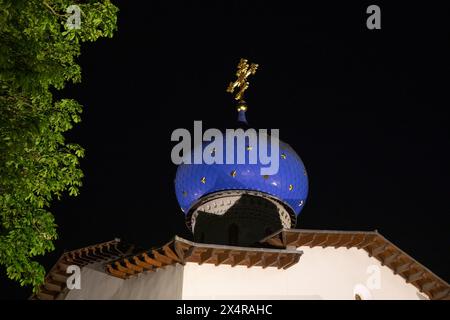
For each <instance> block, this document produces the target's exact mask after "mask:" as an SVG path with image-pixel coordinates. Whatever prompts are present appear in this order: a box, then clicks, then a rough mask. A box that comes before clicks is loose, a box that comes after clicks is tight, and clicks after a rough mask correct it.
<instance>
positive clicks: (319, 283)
mask: <svg viewBox="0 0 450 320" xmlns="http://www.w3.org/2000/svg"><path fill="white" fill-rule="evenodd" d="M298 249H299V250H302V251H303V252H304V254H303V256H302V257H301V258H300V261H299V263H297V264H296V265H294V266H292V267H290V268H289V269H287V270H278V269H277V268H266V269H262V268H261V267H252V268H247V267H245V266H236V267H234V268H232V267H230V266H228V265H221V266H218V267H216V266H214V265H212V264H203V265H198V264H195V263H188V264H186V266H185V268H184V276H183V294H182V298H183V299H352V300H353V299H354V296H355V295H354V290H355V287H356V288H359V289H357V290H359V291H357V292H358V293H359V294H360V295H361V296H362V297H363V299H423V298H424V296H423V295H421V294H419V293H418V290H417V289H416V288H415V287H414V286H413V285H411V284H407V283H406V282H405V281H404V279H403V278H401V277H400V276H398V275H394V274H393V272H392V270H390V269H389V268H387V267H385V266H381V264H380V262H378V260H376V259H375V258H370V257H369V256H368V255H367V253H366V252H365V251H364V250H358V249H356V248H350V249H346V248H339V249H334V248H321V247H316V248H309V247H300V248H298ZM373 266H375V267H373ZM368 268H369V271H371V272H372V273H368V272H367V271H368ZM373 268H375V270H379V275H380V277H379V278H380V283H379V284H380V288H373V285H374V284H375V285H376V281H375V282H372V281H370V279H374V278H371V277H373V276H375V273H373ZM371 284H372V285H371Z"/></svg>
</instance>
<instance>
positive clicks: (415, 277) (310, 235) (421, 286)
mask: <svg viewBox="0 0 450 320" xmlns="http://www.w3.org/2000/svg"><path fill="white" fill-rule="evenodd" d="M261 242H262V243H266V244H270V245H273V246H275V247H280V248H289V247H304V246H308V247H310V248H312V247H323V248H327V247H333V248H342V247H345V248H347V249H349V248H357V249H363V250H365V251H366V252H367V253H368V255H369V257H374V258H375V259H377V260H378V261H380V262H381V265H383V266H386V267H388V268H389V269H391V270H392V271H393V272H394V274H398V275H400V276H401V277H402V278H404V279H405V281H406V282H407V283H411V284H412V285H414V286H415V287H416V288H417V289H418V290H419V291H421V292H423V293H425V294H426V295H427V296H428V297H429V298H430V299H436V300H439V299H446V300H450V286H449V284H448V283H447V282H446V281H444V280H443V279H441V278H440V277H438V276H437V275H436V274H434V273H433V272H432V271H431V270H429V269H428V268H426V267H425V266H423V265H422V264H420V263H419V262H418V261H417V260H415V259H414V258H412V257H411V256H410V255H408V254H407V253H405V252H404V251H403V250H401V249H400V248H399V247H397V246H396V245H394V244H393V243H392V242H390V241H389V240H388V239H386V238H385V237H384V236H382V235H381V234H379V233H378V232H377V231H331V230H305V229H282V230H279V231H277V232H275V233H274V234H272V235H270V236H268V237H266V238H264V239H263V240H262V241H261Z"/></svg>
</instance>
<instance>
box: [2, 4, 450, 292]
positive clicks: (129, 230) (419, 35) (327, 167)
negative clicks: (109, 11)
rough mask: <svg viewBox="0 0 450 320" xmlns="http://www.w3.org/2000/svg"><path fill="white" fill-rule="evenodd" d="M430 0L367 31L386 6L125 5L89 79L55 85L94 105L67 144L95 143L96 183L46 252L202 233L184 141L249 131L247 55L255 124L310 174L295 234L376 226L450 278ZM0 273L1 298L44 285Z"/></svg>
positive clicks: (439, 86)
mask: <svg viewBox="0 0 450 320" xmlns="http://www.w3.org/2000/svg"><path fill="white" fill-rule="evenodd" d="M293 2H294V1H293ZM336 2H337V1H336ZM302 3H303V2H302ZM423 3H424V4H423V5H416V6H414V5H412V4H411V3H409V2H404V3H398V4H397V6H396V7H393V6H392V4H391V5H390V6H388V5H387V4H384V5H383V4H379V5H380V7H381V24H382V29H381V30H368V29H367V28H366V19H367V17H368V14H366V8H367V6H368V5H370V4H377V3H375V2H368V3H361V4H359V5H351V4H347V3H346V2H344V1H339V3H335V4H333V5H331V4H325V3H320V4H317V5H316V6H307V5H304V4H302V5H301V6H297V7H293V6H292V7H289V6H287V5H282V4H280V2H278V1H272V2H263V1H253V2H247V3H244V2H243V1H224V2H216V1H214V3H213V1H207V2H206V1H205V2H198V1H187V2H186V3H185V4H180V3H177V4H175V3H174V4H170V2H169V1H159V2H156V1H122V2H120V3H119V2H116V4H117V5H118V6H119V9H120V12H119V16H118V31H117V33H116V34H115V35H114V38H112V39H101V40H100V41H97V42H95V43H87V44H84V45H83V49H82V55H81V56H80V59H79V63H80V65H81V67H82V77H83V78H82V83H80V84H76V85H68V86H67V88H66V89H65V90H64V91H62V92H58V93H56V96H58V97H69V98H75V99H77V100H78V101H79V102H80V103H81V104H83V105H84V112H83V115H82V119H83V121H82V123H81V124H79V125H77V126H76V127H75V128H74V129H73V130H72V131H71V132H70V133H69V134H68V135H67V139H68V141H70V142H76V143H79V144H80V145H82V146H83V147H84V148H85V149H86V157H85V159H84V160H83V161H82V168H83V170H84V173H85V178H84V186H83V187H82V189H81V194H80V196H78V197H76V198H69V197H66V198H64V200H63V201H60V202H56V201H55V203H54V205H53V206H52V208H51V211H52V212H53V213H54V214H55V216H56V222H57V224H58V226H59V227H58V233H59V239H58V240H57V241H56V243H55V245H56V250H55V251H54V252H52V253H49V254H48V255H46V256H45V257H43V258H40V259H39V261H41V262H42V263H43V264H44V265H45V266H46V268H50V267H51V266H52V265H53V264H54V263H55V262H56V260H57V258H58V257H59V255H60V254H61V253H62V252H63V251H64V250H72V249H76V248H80V247H83V246H87V245H91V244H95V243H99V242H103V241H108V240H111V239H113V238H115V237H119V238H121V239H123V240H124V241H127V242H131V243H135V244H138V245H140V246H142V247H152V246H157V245H160V244H163V243H165V242H167V241H169V240H170V239H171V238H172V237H173V236H174V235H179V236H181V237H184V238H187V239H191V235H190V233H189V231H188V230H187V228H186V227H185V224H184V215H183V214H182V212H181V210H180V208H179V206H178V204H177V201H176V198H175V192H174V185H173V181H174V177H175V171H176V166H175V165H174V164H172V162H171V159H170V152H171V149H172V147H173V146H174V145H175V143H173V142H171V141H170V136H171V133H172V131H173V130H175V129H176V128H187V129H189V130H191V131H193V123H194V120H203V126H204V128H226V127H228V128H232V127H233V126H234V125H235V122H236V117H237V114H236V111H235V102H234V100H233V99H232V96H231V95H230V94H229V93H227V92H226V91H225V89H226V87H227V85H228V83H229V82H230V81H232V80H234V79H235V75H234V73H235V69H236V65H237V63H238V62H239V59H240V58H241V57H244V58H247V59H249V61H250V62H255V63H258V64H259V65H260V67H259V69H258V71H257V73H256V75H255V76H253V77H251V79H250V87H249V89H248V90H247V92H246V101H247V103H248V106H249V109H248V112H247V119H248V121H249V123H250V124H251V125H252V126H253V127H255V128H278V129H280V138H281V139H282V140H283V141H285V142H287V143H289V144H290V145H291V146H292V147H293V148H294V149H295V150H296V151H297V153H298V154H299V155H300V157H301V158H302V160H303V162H304V163H305V166H306V169H307V170H308V174H309V179H310V191H309V197H308V202H307V204H306V206H305V208H304V210H303V211H302V213H301V215H300V217H299V219H298V223H297V228H305V229H331V230H375V229H377V230H378V231H379V232H380V233H381V234H382V235H383V236H385V237H386V238H388V239H389V240H391V241H392V242H393V243H394V244H396V245H397V246H399V247H400V248H401V249H402V250H404V251H405V252H407V253H408V254H410V255H411V256H412V257H414V258H415V259H416V260H418V261H419V262H421V263H422V264H424V265H425V266H426V267H428V268H429V269H431V270H432V271H433V272H435V273H436V274H437V275H438V276H440V277H442V278H443V279H444V280H446V281H447V282H448V281H450V268H449V266H450V255H449V253H450V250H449V249H450V232H449V230H450V221H449V220H450V219H449V214H450V201H449V200H450V151H449V149H450V148H449V147H450V144H449V138H450V125H449V121H450V110H449V109H448V108H449V106H450V103H449V102H450V101H449V100H450V98H449V94H450V90H449V76H450V67H449V65H450V64H449V59H450V58H449V57H450V50H449V45H448V44H449V39H450V37H449V36H450V24H448V22H447V21H448V16H449V15H448V12H446V11H445V10H443V8H439V7H436V6H434V7H433V6H430V5H428V6H427V5H425V3H426V2H423ZM0 281H1V282H0V283H1V285H0V297H1V298H18V299H23V298H27V297H28V296H29V294H30V290H29V289H24V288H20V286H19V284H17V283H15V282H13V281H10V280H7V279H6V278H5V276H4V272H3V270H2V275H1V276H0Z"/></svg>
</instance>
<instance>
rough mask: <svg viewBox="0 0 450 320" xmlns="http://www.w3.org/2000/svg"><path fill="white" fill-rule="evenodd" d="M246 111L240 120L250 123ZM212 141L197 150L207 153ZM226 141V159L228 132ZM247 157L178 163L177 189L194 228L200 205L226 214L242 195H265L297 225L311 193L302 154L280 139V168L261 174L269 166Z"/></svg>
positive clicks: (287, 224)
mask: <svg viewBox="0 0 450 320" xmlns="http://www.w3.org/2000/svg"><path fill="white" fill-rule="evenodd" d="M244 112H245V111H241V112H240V114H239V120H240V123H243V124H246V120H245V114H244ZM268 142H270V139H268ZM208 144H209V142H208V143H204V144H202V145H199V146H197V147H195V148H194V151H193V153H194V152H195V150H196V149H197V148H198V149H201V152H202V154H203V150H204V148H205V147H206V146H207V145H208ZM223 144H224V148H223V158H224V159H226V154H227V153H226V148H225V146H226V137H225V135H224V142H223ZM234 146H235V147H234V150H237V143H236V141H234ZM254 147H256V148H259V140H258V143H257V145H256V146H250V145H249V144H248V142H246V153H249V152H250V150H251V148H254ZM267 149H268V154H270V153H271V144H270V143H268V146H267ZM193 153H192V154H193ZM192 154H191V159H192ZM233 157H234V160H235V161H234V163H237V156H236V154H234V155H233ZM245 159H246V161H245V164H206V163H202V164H181V165H179V166H178V169H177V173H176V178H175V192H176V196H177V199H178V203H179V205H180V207H181V209H182V211H183V212H184V214H185V215H186V221H187V224H188V226H189V227H190V228H192V223H193V222H194V223H195V219H194V221H192V215H193V213H195V212H196V210H198V209H199V208H200V209H202V210H204V211H205V210H206V209H205V208H207V209H209V211H214V209H215V211H214V213H215V214H222V213H224V212H225V211H227V209H229V208H230V207H231V206H232V205H233V204H234V203H235V201H230V199H234V200H237V199H238V198H236V196H238V195H242V194H247V195H251V196H255V197H261V198H265V199H266V200H267V201H269V202H272V203H273V204H274V205H275V206H277V207H279V208H278V209H279V211H282V214H281V216H280V219H281V220H282V227H285V228H291V227H294V226H295V224H296V218H297V216H298V215H299V214H300V212H301V211H302V209H303V207H304V205H305V202H306V198H307V195H308V176H307V173H306V169H305V167H304V165H303V162H302V160H301V159H300V157H299V156H298V155H297V153H296V152H295V151H294V150H293V149H292V148H291V147H290V146H289V145H288V144H287V143H285V142H282V141H281V140H280V141H279V169H278V172H277V173H276V174H274V175H261V168H262V167H267V166H268V165H267V164H265V165H263V164H261V162H260V161H259V160H260V159H259V157H258V162H257V163H256V164H249V161H248V154H246V158H245ZM191 162H193V161H191ZM233 196H234V198H233ZM224 198H226V199H227V201H222V202H219V203H218V202H217V201H216V202H214V203H213V204H212V205H209V206H203V208H202V205H203V204H204V203H209V202H210V201H211V200H212V199H222V200H223V199H224ZM208 207H209V208H208ZM283 213H284V217H283V216H282V215H283ZM194 218H195V217H194Z"/></svg>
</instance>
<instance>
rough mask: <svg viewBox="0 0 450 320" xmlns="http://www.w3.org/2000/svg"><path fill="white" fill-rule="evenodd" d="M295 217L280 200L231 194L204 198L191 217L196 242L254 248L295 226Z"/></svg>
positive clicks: (251, 193) (255, 194) (241, 192)
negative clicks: (280, 231)
mask: <svg viewBox="0 0 450 320" xmlns="http://www.w3.org/2000/svg"><path fill="white" fill-rule="evenodd" d="M292 217H294V218H295V215H294V214H292V213H290V212H289V211H288V208H287V207H286V206H285V205H283V204H282V203H281V202H280V201H279V200H277V199H274V198H273V197H271V196H269V195H266V194H264V193H260V192H254V191H244V190H229V191H223V192H217V193H214V194H211V195H209V196H206V197H204V198H202V201H201V203H199V204H197V205H196V206H194V208H193V209H191V211H190V214H188V220H187V224H188V227H190V228H191V230H192V231H193V233H194V239H195V241H196V242H202V243H214V244H223V245H236V246H251V245H253V244H256V243H257V242H259V241H260V240H261V239H263V238H264V237H266V236H267V235H269V234H272V233H273V232H275V231H277V230H279V229H282V228H285V229H289V228H290V227H291V226H292V225H295V220H294V219H292Z"/></svg>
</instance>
